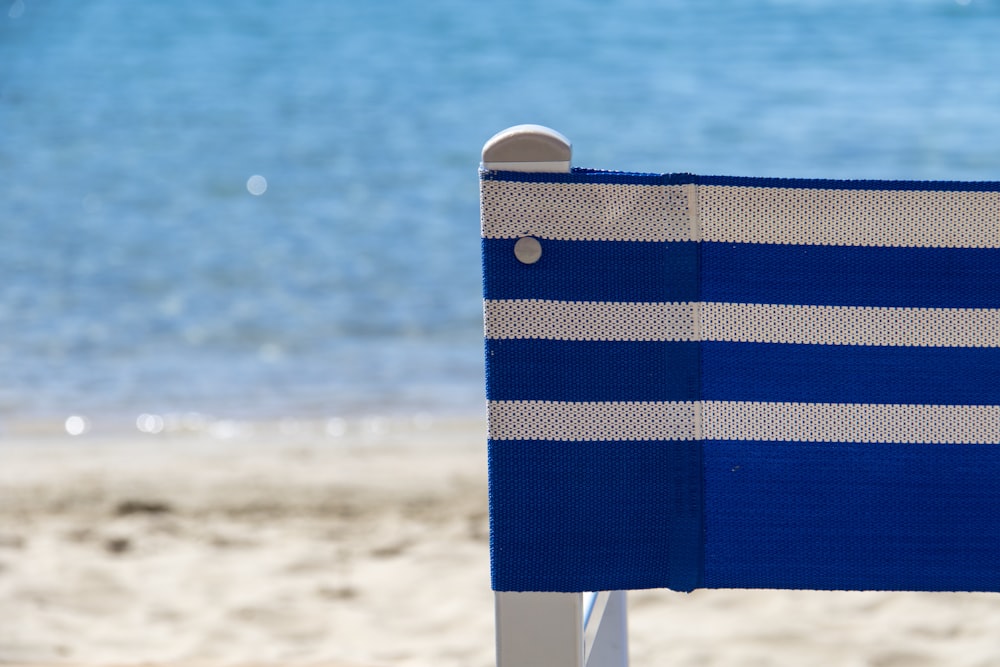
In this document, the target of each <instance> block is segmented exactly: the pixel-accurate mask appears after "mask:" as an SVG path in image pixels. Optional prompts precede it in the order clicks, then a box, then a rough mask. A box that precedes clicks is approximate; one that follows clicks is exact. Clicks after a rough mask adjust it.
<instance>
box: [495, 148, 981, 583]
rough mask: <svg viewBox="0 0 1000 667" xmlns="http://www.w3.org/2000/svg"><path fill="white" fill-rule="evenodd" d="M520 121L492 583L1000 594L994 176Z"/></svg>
mask: <svg viewBox="0 0 1000 667" xmlns="http://www.w3.org/2000/svg"><path fill="white" fill-rule="evenodd" d="M526 132H527V134H529V135H532V136H534V134H541V135H542V136H543V138H541V139H538V138H537V137H535V139H532V141H534V142H535V143H534V144H532V143H531V141H527V142H525V141H524V136H523V135H524V133H525V132H524V131H522V133H521V134H522V136H521V140H520V141H521V143H522V144H524V143H528V144H531V145H533V146H535V147H536V148H537V149H538V151H537V154H534V153H531V151H529V153H530V155H529V157H528V159H527V160H523V162H528V163H530V162H532V161H540V162H543V163H546V166H545V168H544V169H542V170H536V171H534V172H532V171H524V169H529V170H530V165H528V166H525V165H524V164H520V163H521V162H522V159H521V158H520V157H519V154H518V152H517V150H509V151H507V152H506V153H505V152H504V150H500V148H503V147H504V146H507V147H509V145H514V146H516V145H517V143H518V141H519V140H518V139H517V137H518V132H513V133H509V134H508V135H504V136H500V135H498V137H499V138H495V140H493V141H492V142H491V144H487V150H486V151H484V165H483V166H484V169H482V170H481V174H480V176H481V195H482V236H483V266H484V283H483V284H484V298H485V306H484V308H485V328H486V371H487V387H486V392H487V399H488V405H489V465H490V471H489V481H490V519H491V548H492V566H493V587H494V588H495V589H496V590H497V591H557V592H576V591H588V590H616V589H636V588H651V587H657V588H659V587H665V588H671V589H674V590H684V591H686V590H691V589H694V588H699V587H704V588H797V589H798V588H802V589H851V590H957V591H973V590H979V591H1000V483H998V480H1000V447H998V446H997V445H1000V183H958V182H895V181H832V180H830V181H821V180H787V179H759V178H729V177H726V178H720V177H705V176H695V175H690V174H631V173H617V172H603V171H593V170H580V169H574V170H572V171H569V172H566V171H565V170H563V173H559V170H560V169H562V166H563V164H562V163H563V162H565V167H566V168H567V169H568V166H569V153H568V142H567V143H566V144H565V147H566V151H565V155H564V154H563V153H560V152H559V151H560V150H561V149H560V148H559V146H560V142H559V137H558V135H556V134H555V133H552V132H551V131H549V130H541V131H540V130H537V128H536V129H532V130H528V131H526ZM533 133H534V134H533ZM510 137H513V138H514V139H512V140H511V141H513V144H510V142H508V139H509V138H510ZM498 146H499V148H498ZM563 157H565V160H564V159H562V158H563ZM494 158H495V159H494ZM517 170H520V171H517ZM538 171H541V172H542V173H538Z"/></svg>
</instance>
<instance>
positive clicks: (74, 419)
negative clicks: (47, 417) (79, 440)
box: [65, 415, 90, 435]
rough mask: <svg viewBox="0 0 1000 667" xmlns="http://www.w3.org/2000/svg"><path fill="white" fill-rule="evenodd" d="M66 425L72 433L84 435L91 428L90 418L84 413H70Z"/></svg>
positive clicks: (67, 429) (68, 431)
mask: <svg viewBox="0 0 1000 667" xmlns="http://www.w3.org/2000/svg"><path fill="white" fill-rule="evenodd" d="M65 426H66V432H67V433H69V434H70V435H83V434H84V433H86V432H87V431H89V430H90V420H89V419H87V418H86V417H84V416H82V415H70V416H69V417H67V418H66V423H65Z"/></svg>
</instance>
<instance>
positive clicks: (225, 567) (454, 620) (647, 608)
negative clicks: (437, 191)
mask: <svg viewBox="0 0 1000 667" xmlns="http://www.w3.org/2000/svg"><path fill="white" fill-rule="evenodd" d="M484 432H485V425H484V424H483V423H481V422H480V421H477V420H470V421H432V420H429V419H424V420H417V421H412V420H411V421H405V420H402V421H393V420H381V421H379V422H373V421H364V422H361V421H359V422H357V423H343V424H337V425H335V428H330V425H329V424H325V425H324V424H307V423H282V424H279V425H271V426H268V427H255V428H252V429H251V428H243V429H229V430H228V431H226V432H224V433H223V432H221V431H218V430H216V431H211V432H210V431H206V432H199V433H185V432H164V433H161V434H159V435H156V436H150V435H141V434H140V435H128V436H122V435H119V436H115V437H106V438H102V437H100V436H98V435H96V434H88V435H86V436H82V437H80V438H71V437H69V436H66V435H65V434H18V433H8V434H7V436H6V437H5V439H4V441H3V442H0V619H2V622H0V664H8V665H11V664H24V665H27V664H34V665H39V664H43V665H55V664H60V665H61V664H69V665H87V666H90V665H139V664H143V665H150V664H153V665H178V664H183V665H198V666H213V665H286V666H293V665H330V666H345V667H347V666H356V667H365V666H368V667H378V666H383V665H413V666H424V665H426V666H428V667H429V666H431V665H434V666H435V667H441V666H455V667H458V666H463V667H465V666H470V667H481V666H482V667H485V666H487V665H491V664H492V663H493V617H492V613H493V612H492V594H491V592H490V590H489V553H488V537H487V501H486V470H485V468H486V465H485V451H484V449H485V448H484V446H483V440H484V436H483V433H484ZM223 436H225V437H223ZM629 622H630V630H631V632H630V634H631V655H632V661H633V664H635V665H796V666H800V667H801V666H806V665H817V666H818V665H844V666H862V665H871V666H882V667H888V666H895V665H898V666H915V667H920V666H924V665H949V666H953V665H969V666H972V665H977V666H985V665H1000V596H996V595H951V594H886V593H808V592H768V591H698V592H696V593H694V594H691V595H680V594H674V593H670V592H667V591H642V592H635V593H632V594H631V595H630V619H629Z"/></svg>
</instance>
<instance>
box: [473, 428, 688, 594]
mask: <svg viewBox="0 0 1000 667" xmlns="http://www.w3.org/2000/svg"><path fill="white" fill-rule="evenodd" d="M489 466H490V467H489V473H490V543H491V553H492V564H493V588H494V590H499V591H526V590H530V591H561V592H577V591H588V590H625V589H630V588H631V589H635V588H663V587H665V588H672V589H674V590H683V591H689V590H692V589H694V588H696V587H699V586H700V585H701V571H702V562H701V558H702V539H703V527H702V474H701V469H702V463H701V447H700V443H696V442H684V441H671V442H624V441H621V442H571V443H566V442H549V441H538V440H533V441H514V440H499V441H490V446H489ZM512 480H517V481H516V482H513V481H512Z"/></svg>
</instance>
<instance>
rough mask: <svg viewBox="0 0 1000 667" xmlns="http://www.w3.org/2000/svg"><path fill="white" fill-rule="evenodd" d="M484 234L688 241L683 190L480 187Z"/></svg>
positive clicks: (652, 187)
mask: <svg viewBox="0 0 1000 667" xmlns="http://www.w3.org/2000/svg"><path fill="white" fill-rule="evenodd" d="M480 191H481V197H482V215H481V219H482V234H483V237H484V238H493V239H502V238H518V237H520V236H537V237H539V238H543V239H555V240H562V241H691V240H695V239H697V235H696V234H692V229H691V214H690V211H689V202H688V196H689V192H692V190H689V189H687V188H685V186H683V185H616V184H608V183H595V184H587V183H522V182H519V181H490V180H486V181H481V182H480Z"/></svg>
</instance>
